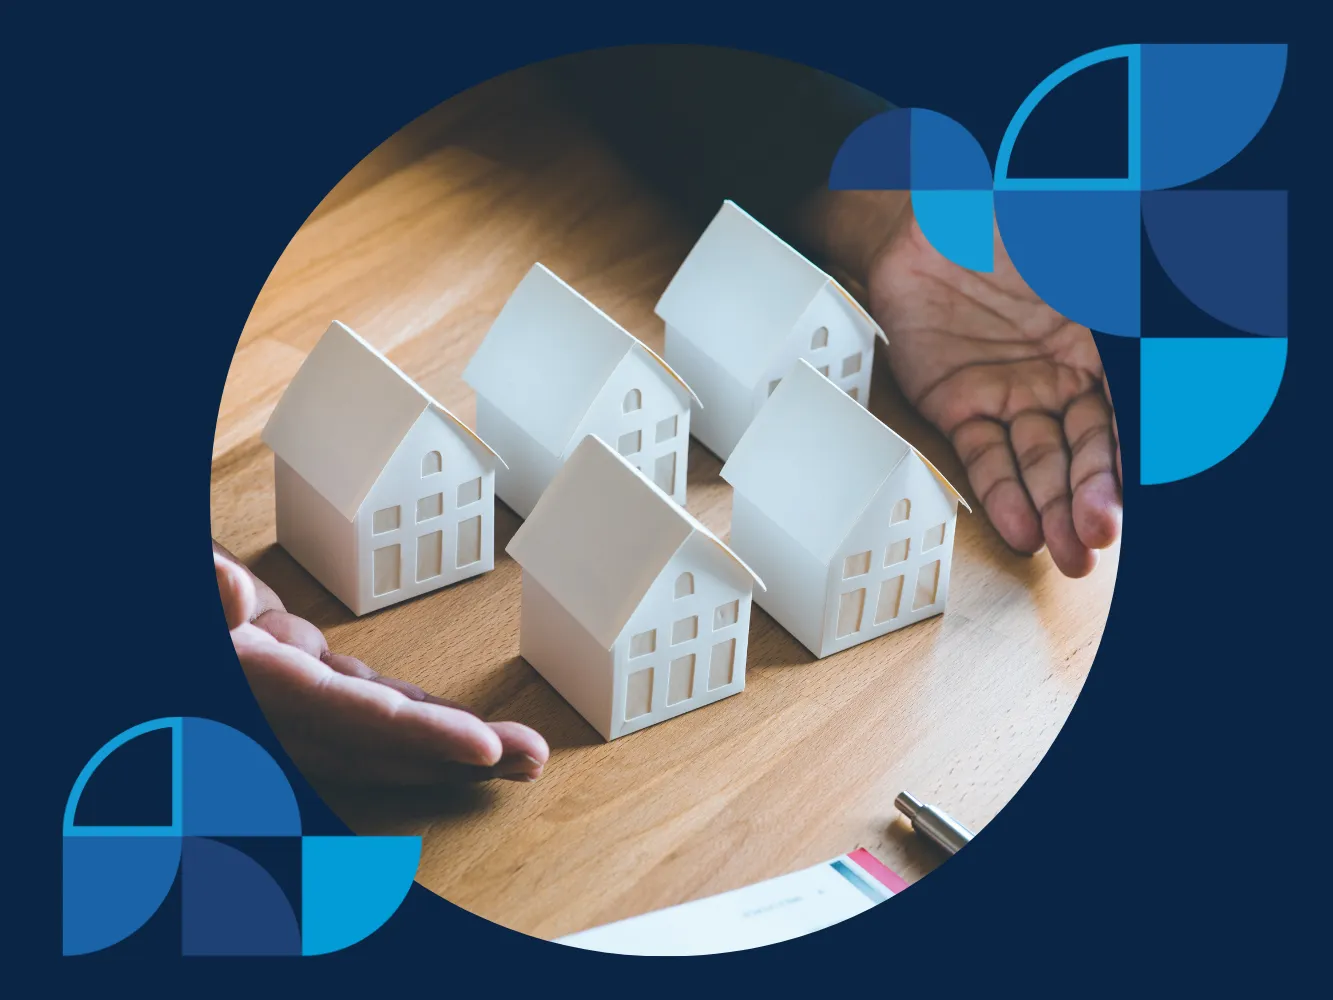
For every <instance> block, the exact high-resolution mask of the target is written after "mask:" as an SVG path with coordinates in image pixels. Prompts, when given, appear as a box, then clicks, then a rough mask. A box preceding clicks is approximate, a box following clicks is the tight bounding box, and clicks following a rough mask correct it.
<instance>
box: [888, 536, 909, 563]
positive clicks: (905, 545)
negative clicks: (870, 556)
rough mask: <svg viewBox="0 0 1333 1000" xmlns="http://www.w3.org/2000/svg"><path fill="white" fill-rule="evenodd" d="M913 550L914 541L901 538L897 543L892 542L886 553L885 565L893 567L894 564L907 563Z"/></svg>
mask: <svg viewBox="0 0 1333 1000" xmlns="http://www.w3.org/2000/svg"><path fill="white" fill-rule="evenodd" d="M911 548H912V540H911V539H910V538H900V539H899V540H898V541H896V542H890V543H889V548H888V551H886V552H885V553H884V565H885V566H892V565H893V564H894V563H900V562H906V561H907V555H908V552H909V551H910V550H911Z"/></svg>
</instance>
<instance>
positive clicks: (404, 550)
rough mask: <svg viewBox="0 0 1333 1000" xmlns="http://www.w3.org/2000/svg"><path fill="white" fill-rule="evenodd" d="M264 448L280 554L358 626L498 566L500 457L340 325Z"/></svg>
mask: <svg viewBox="0 0 1333 1000" xmlns="http://www.w3.org/2000/svg"><path fill="white" fill-rule="evenodd" d="M263 440H264V443H265V444H267V445H268V446H269V447H270V448H272V449H273V455H274V460H273V478H274V483H273V487H274V494H275V500H276V504H277V521H278V544H280V545H281V546H282V547H283V548H284V549H286V550H287V552H288V553H290V554H291V556H292V558H294V559H295V560H296V561H297V562H298V563H300V564H301V565H302V566H304V567H305V568H306V570H308V571H309V572H310V574H311V575H312V576H314V577H315V579H317V580H318V581H319V582H320V583H322V584H323V585H324V586H325V587H327V588H328V589H329V590H330V591H332V592H333V594H334V595H335V596H336V597H337V598H338V600H340V601H342V602H343V603H344V604H346V605H347V607H349V608H350V609H351V610H352V612H353V613H354V614H358V615H363V614H365V613H366V612H368V611H374V610H376V609H378V608H383V607H386V606H387V605H390V604H394V603H396V602H398V601H401V600H404V599H406V598H408V597H415V596H416V595H417V594H424V593H425V592H426V591H429V590H434V589H435V588H437V587H443V586H444V585H445V584H449V583H454V582H455V581H457V580H462V579H464V578H465V577H469V576H476V575H477V574H478V573H485V572H487V571H488V570H490V569H491V568H492V567H493V566H494V564H495V560H494V542H493V538H494V527H495V524H494V522H495V499H494V497H495V470H496V468H497V467H500V468H503V466H504V463H503V461H502V460H501V459H500V456H499V455H497V454H496V453H495V452H494V451H493V450H492V449H491V447H490V446H489V445H487V444H486V442H485V441H483V440H482V439H481V438H479V437H478V436H477V435H476V434H474V433H473V432H472V431H471V430H469V429H468V427H467V425H465V424H464V423H463V422H462V421H461V420H459V419H458V418H457V417H456V416H454V415H453V414H452V413H450V412H449V411H448V410H446V409H445V408H444V407H443V406H441V405H440V404H439V403H437V402H435V400H433V399H432V398H431V397H430V396H429V395H428V394H427V393H426V392H425V391H424V390H423V389H422V388H421V387H420V386H419V385H417V384H416V383H415V382H413V381H412V380H411V379H410V378H408V377H407V376H406V375H405V374H403V372H402V371H400V370H399V369H398V367H397V366H396V365H394V364H393V363H392V362H391V361H389V359H388V358H386V357H385V356H384V355H383V354H381V353H380V352H379V351H377V350H375V348H373V347H371V346H370V344H368V343H366V342H365V341H364V340H362V339H361V338H360V337H358V336H357V335H356V334H355V333H353V332H352V331H351V330H349V329H348V328H347V327H345V326H343V325H342V324H341V323H338V322H334V323H333V324H331V325H330V326H329V328H328V330H326V331H325V332H324V336H323V337H321V338H320V340H319V343H318V344H316V345H315V349H314V350H313V351H311V352H310V356H309V357H307V358H306V359H305V362H304V363H303V364H302V365H301V369H300V370H299V371H298V372H297V373H296V377H295V378H293V379H292V381H291V384H290V385H289V386H288V387H287V391H286V392H285V393H283V396H282V399H281V400H279V401H278V406H277V409H275V410H274V411H273V415H272V416H271V417H270V418H269V421H268V424H267V425H266V426H265V427H264V433H263Z"/></svg>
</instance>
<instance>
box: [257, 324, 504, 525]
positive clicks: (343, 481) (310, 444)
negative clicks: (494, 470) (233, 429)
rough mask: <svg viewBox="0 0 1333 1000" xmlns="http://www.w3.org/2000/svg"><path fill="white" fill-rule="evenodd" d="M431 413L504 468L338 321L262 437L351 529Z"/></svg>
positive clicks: (486, 459) (450, 416) (486, 458)
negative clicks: (410, 435)
mask: <svg viewBox="0 0 1333 1000" xmlns="http://www.w3.org/2000/svg"><path fill="white" fill-rule="evenodd" d="M428 409H429V410H434V411H435V412H436V413H438V414H439V415H440V416H441V417H443V418H444V419H445V420H447V421H449V422H450V423H452V424H453V425H454V426H456V427H457V428H458V430H459V432H460V433H461V434H462V435H463V438H464V439H465V440H466V441H467V442H468V443H469V444H470V445H472V447H473V450H474V451H476V452H477V453H478V454H479V455H480V456H481V458H482V461H483V462H490V461H496V462H500V463H501V464H504V460H503V459H501V458H500V456H499V455H497V454H496V453H495V451H494V450H493V449H492V448H491V446H490V445H488V444H487V443H486V442H485V441H483V440H482V439H481V438H479V437H477V435H476V433H475V432H474V431H473V430H472V429H471V428H469V427H468V426H467V424H465V423H463V421H461V420H459V419H458V418H457V417H456V416H454V415H453V414H452V413H450V412H449V411H448V410H446V409H445V408H444V407H443V406H441V405H440V404H439V403H437V402H435V400H434V399H432V398H431V397H430V395H429V394H428V393H427V392H426V391H425V390H424V389H422V388H421V386H419V385H417V384H416V383H415V382H413V381H412V380H411V379H410V378H408V377H407V376H406V375H405V374H403V372H402V370H401V369H400V368H399V367H398V366H397V365H395V364H394V363H393V362H392V361H390V360H389V359H388V358H386V357H385V356H384V355H383V354H381V353H380V352H379V351H377V350H375V348H373V347H372V346H370V344H368V343H366V342H365V341H364V340H362V339H361V338H360V337H359V336H357V335H356V333H354V332H353V331H352V330H350V329H348V328H347V327H345V326H343V324H341V323H339V322H337V321H336V320H335V321H334V322H333V323H331V324H329V328H328V329H327V330H325V331H324V336H322V337H320V338H319V343H318V344H316V345H315V349H314V350H313V351H311V352H310V354H309V356H308V357H307V358H306V359H305V361H304V363H302V365H301V369H300V370H299V371H298V372H297V373H296V377H295V378H293V379H292V381H291V384H290V385H288V386H287V391H286V392H284V393H283V394H282V399H280V400H279V401H278V406H277V408H276V409H275V410H274V411H273V415H272V416H271V417H269V418H268V423H267V424H266V425H265V426H264V433H263V435H262V437H263V441H264V443H265V444H266V445H268V446H269V447H270V448H272V449H273V451H274V452H275V453H276V454H277V455H278V457H279V458H281V459H282V460H283V461H284V462H286V463H287V464H288V465H290V466H291V467H292V468H293V469H294V470H295V471H296V473H297V475H299V476H300V477H301V478H302V479H304V480H305V481H306V482H308V483H309V484H310V485H311V486H313V487H314V488H315V489H316V490H317V491H318V492H319V494H320V495H321V496H322V497H324V499H325V500H327V501H329V503H331V504H333V506H334V507H335V508H337V510H338V511H339V512H340V513H341V514H342V515H343V517H345V518H347V519H348V520H349V521H350V520H351V519H352V518H353V517H355V516H356V512H357V510H358V509H360V507H361V502H362V501H363V500H365V498H366V494H367V493H369V492H370V489H371V487H372V486H374V485H375V481H376V480H377V479H378V478H379V475H380V472H381V471H383V469H384V466H385V465H386V464H387V463H388V461H389V459H390V458H392V457H393V453H394V451H396V450H397V448H398V445H400V444H401V443H402V441H403V438H404V437H405V436H406V435H407V432H408V431H409V430H411V428H412V425H413V424H415V423H416V421H417V418H418V417H420V416H421V414H422V413H424V412H425V411H426V410H428Z"/></svg>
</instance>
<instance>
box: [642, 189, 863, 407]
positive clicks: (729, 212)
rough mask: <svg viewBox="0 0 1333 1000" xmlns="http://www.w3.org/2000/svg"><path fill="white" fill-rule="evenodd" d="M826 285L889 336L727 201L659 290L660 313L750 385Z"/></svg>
mask: <svg viewBox="0 0 1333 1000" xmlns="http://www.w3.org/2000/svg"><path fill="white" fill-rule="evenodd" d="M826 288H827V289H829V290H830V291H832V292H833V293H834V294H836V295H838V296H839V298H840V299H841V300H842V301H843V302H844V304H845V306H846V307H847V309H848V310H849V311H850V312H851V313H852V314H853V315H855V316H856V317H857V318H858V319H859V320H860V321H861V322H863V323H864V324H865V325H866V326H867V327H868V328H869V329H871V330H873V331H874V333H875V335H876V336H879V337H881V338H882V337H884V331H883V330H881V329H880V328H879V324H877V323H876V322H875V321H874V320H873V319H872V318H871V317H870V314H869V313H867V312H866V311H865V310H864V309H862V308H861V306H860V305H858V304H857V302H856V300H855V299H853V298H852V297H851V295H849V294H848V293H847V291H846V290H845V289H844V288H843V287H842V286H841V285H839V284H838V283H837V282H836V281H834V280H833V279H832V278H830V277H829V276H828V275H827V274H825V273H824V272H823V271H821V270H820V269H819V268H817V267H816V266H815V265H814V264H812V263H810V261H808V260H806V259H805V257H803V256H802V255H801V254H800V253H798V252H797V251H796V250H794V249H792V248H791V247H790V246H788V245H787V244H786V243H785V242H783V241H782V240H781V239H780V238H779V237H778V236H776V235H775V234H774V233H772V232H770V231H769V230H768V229H767V228H765V227H764V226H763V225H762V224H761V223H760V222H758V221H757V220H756V219H754V218H753V217H752V216H750V215H749V214H748V213H747V212H745V211H744V210H743V209H742V208H740V207H739V206H738V205H736V204H735V203H734V202H731V201H725V202H723V203H722V208H721V210H720V211H719V212H718V213H717V215H716V216H715V217H714V218H713V221H712V222H710V223H709V224H708V228H707V229H705V230H704V232H703V235H702V236H700V237H699V241H698V242H697V243H695V244H694V249H692V250H691V251H690V253H689V256H687V257H686V258H685V263H683V264H681V266H680V270H678V271H677V272H676V275H675V277H673V278H672V279H671V284H669V285H667V289H666V291H665V292H663V293H662V298H661V299H660V300H659V301H658V303H657V309H656V312H657V315H658V316H660V317H662V319H663V320H664V321H666V322H667V323H670V324H671V325H672V326H673V327H675V328H676V329H677V330H679V331H680V332H681V334H682V335H683V336H685V337H688V338H689V339H690V341H691V342H692V343H694V344H695V346H697V347H698V348H699V349H700V350H702V351H703V352H704V353H705V354H707V355H708V356H709V357H711V358H712V359H713V360H714V361H716V362H717V363H718V364H720V365H722V366H723V367H724V368H726V369H727V371H729V372H730V373H731V374H732V375H734V376H736V377H737V378H739V379H740V380H741V382H742V383H743V384H744V385H753V384H754V383H755V381H756V380H758V379H759V377H760V376H761V375H762V373H763V371H764V370H765V368H766V367H767V365H768V362H769V361H770V360H771V359H772V357H773V352H774V351H776V350H777V349H778V348H779V347H780V346H781V345H782V344H783V343H784V342H785V341H786V339H787V337H788V335H789V334H790V333H791V332H792V328H793V327H794V326H795V325H796V321H797V320H798V319H800V318H801V316H802V314H804V312H805V311H806V309H807V308H808V307H809V306H810V303H811V302H813V301H814V299H815V296H816V295H818V294H819V293H820V292H821V291H823V290H824V289H826Z"/></svg>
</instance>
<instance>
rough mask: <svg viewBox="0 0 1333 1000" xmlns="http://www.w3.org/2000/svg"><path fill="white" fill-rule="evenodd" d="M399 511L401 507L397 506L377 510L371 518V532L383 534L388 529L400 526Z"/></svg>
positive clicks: (391, 529)
mask: <svg viewBox="0 0 1333 1000" xmlns="http://www.w3.org/2000/svg"><path fill="white" fill-rule="evenodd" d="M398 512H399V508H397V507H385V508H384V509H382V510H377V511H375V514H374V516H373V517H371V519H370V533H371V534H372V535H382V534H384V533H385V532H386V531H393V529H394V528H396V527H398V516H399V515H398Z"/></svg>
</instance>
